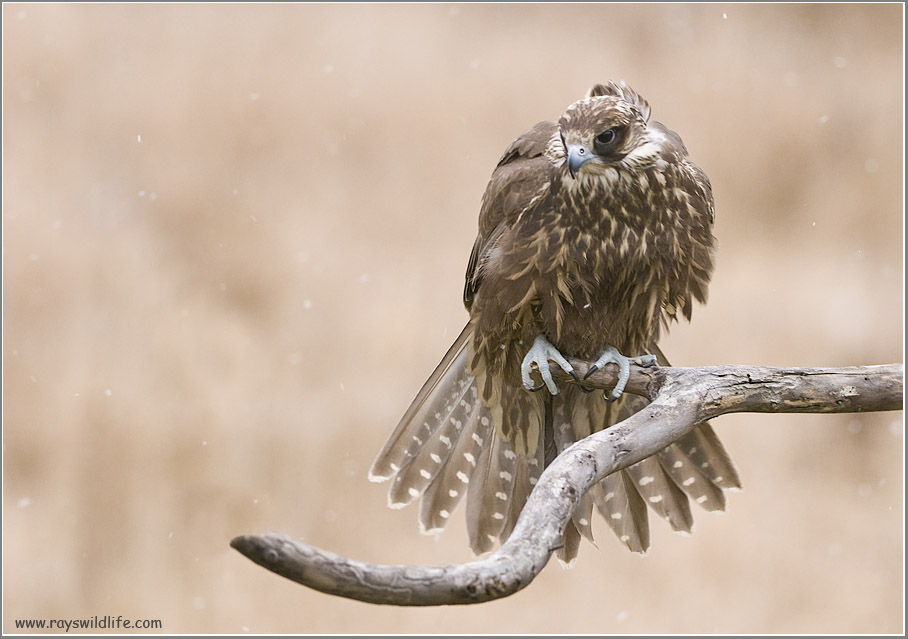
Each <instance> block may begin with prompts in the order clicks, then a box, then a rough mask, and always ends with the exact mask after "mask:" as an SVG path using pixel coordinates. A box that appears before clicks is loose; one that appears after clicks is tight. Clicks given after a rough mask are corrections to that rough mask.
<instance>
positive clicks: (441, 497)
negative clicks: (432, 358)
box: [369, 82, 740, 563]
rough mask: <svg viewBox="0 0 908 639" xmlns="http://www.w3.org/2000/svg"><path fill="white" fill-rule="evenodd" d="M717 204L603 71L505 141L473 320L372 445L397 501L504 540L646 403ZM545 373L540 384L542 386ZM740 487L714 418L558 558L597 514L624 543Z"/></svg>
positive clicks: (572, 527)
mask: <svg viewBox="0 0 908 639" xmlns="http://www.w3.org/2000/svg"><path fill="white" fill-rule="evenodd" d="M713 220H714V206H713V196H712V188H711V186H710V182H709V179H708V178H707V176H706V174H705V173H704V172H703V171H702V170H701V169H700V168H699V167H698V166H697V165H696V164H694V163H693V162H691V161H690V160H689V159H688V158H687V149H686V148H685V146H684V144H683V142H682V141H681V138H680V137H679V136H678V134H676V133H675V132H673V131H671V130H669V129H668V128H667V127H665V126H664V125H662V124H661V123H659V122H656V121H654V120H650V106H649V104H648V103H647V101H646V100H644V99H643V98H642V97H641V96H640V95H639V94H637V93H636V92H635V91H634V90H633V89H631V88H630V87H628V86H627V85H625V84H624V83H623V82H622V83H614V82H609V83H608V84H607V85H602V84H597V85H595V86H594V87H593V88H592V89H590V90H589V92H588V93H587V96H586V97H585V98H583V99H582V100H579V101H577V102H574V103H573V104H571V105H570V106H569V107H567V109H566V110H565V111H564V113H563V114H562V115H561V117H560V118H559V119H558V121H557V122H552V121H544V122H540V123H539V124H537V125H536V126H534V127H533V128H532V129H530V130H528V131H526V132H525V133H523V134H521V135H520V136H519V137H518V138H517V139H516V140H515V141H514V142H513V143H511V145H510V146H509V147H508V148H507V150H506V151H505V152H504V155H503V156H502V157H501V160H499V162H498V165H497V166H496V167H495V170H494V171H493V173H492V176H491V179H490V180H489V184H488V186H487V188H486V190H485V194H484V195H483V198H482V206H481V209H480V213H479V233H478V235H477V237H476V242H475V243H474V245H473V251H472V253H471V255H470V260H469V264H468V266H467V273H466V284H465V287H464V294H463V301H464V305H465V306H466V308H467V310H468V311H469V313H470V319H469V322H468V323H467V325H466V327H465V328H464V329H463V331H462V332H461V333H460V336H459V337H458V338H457V340H456V341H455V342H454V345H453V346H451V348H450V349H449V350H448V352H447V353H446V354H445V356H444V359H442V361H441V363H440V364H439V365H438V367H437V368H436V369H435V371H434V372H433V373H432V375H431V377H429V379H428V381H426V383H425V384H424V385H423V387H422V389H421V390H420V391H419V394H418V395H417V396H416V399H415V400H414V401H413V403H412V404H411V406H410V408H409V409H408V410H407V412H406V413H405V414H404V416H403V418H402V419H401V421H400V423H399V424H398V426H397V428H396V429H395V430H394V432H393V433H392V434H391V436H390V438H389V439H388V441H387V443H386V444H385V446H384V448H383V449H382V451H381V452H380V453H379V455H378V457H377V458H376V460H375V462H374V464H373V466H372V468H371V471H370V473H369V478H370V479H371V480H372V481H386V480H392V482H391V486H390V490H389V496H388V498H389V505H390V506H391V507H392V508H402V507H403V506H405V505H407V504H409V503H412V502H414V501H415V500H417V499H420V500H421V502H420V509H419V522H420V525H421V529H422V531H423V532H425V533H435V532H439V531H440V530H441V529H442V528H444V526H445V524H446V523H447V521H448V520H449V518H450V517H451V515H452V513H453V512H454V510H455V508H457V506H458V505H459V504H460V503H461V501H463V500H464V498H465V499H466V520H467V530H468V534H469V540H470V547H471V549H472V550H473V551H474V552H475V553H476V554H482V553H485V552H488V551H490V550H492V549H493V548H494V547H495V545H496V543H503V542H504V541H505V540H506V539H507V537H508V536H509V535H510V533H511V531H512V530H513V528H514V525H515V524H516V522H517V517H518V515H519V514H520V511H521V509H522V508H523V506H524V504H525V503H526V500H527V497H528V496H529V493H530V491H531V490H532V487H533V485H534V484H535V483H536V481H537V480H538V478H539V475H540V474H541V472H542V470H543V468H545V466H547V465H548V464H549V463H551V461H552V460H553V459H554V458H555V457H556V456H557V455H558V454H559V453H560V452H561V451H563V450H564V449H565V448H567V447H568V446H570V445H571V444H573V443H574V442H575V441H578V440H580V439H582V438H584V437H586V436H588V435H590V434H591V433H593V432H596V431H599V430H602V429H604V428H608V427H609V426H612V425H614V424H616V423H617V422H619V421H621V420H623V419H625V418H627V417H628V416H630V415H632V414H633V413H635V412H637V411H639V410H640V409H641V408H643V407H644V406H646V403H647V402H646V400H645V399H643V398H641V397H637V396H632V395H630V394H627V395H625V394H623V392H622V391H623V388H624V385H625V383H626V380H627V377H628V374H629V370H630V365H631V364H637V365H640V366H651V365H656V364H658V365H663V366H667V365H668V360H667V359H666V358H665V356H664V355H663V353H662V352H661V351H660V350H659V347H658V345H657V342H658V340H659V336H660V333H661V332H662V331H663V329H667V328H668V326H669V325H670V324H671V322H673V321H675V320H677V319H678V316H679V315H682V316H684V317H685V318H686V319H688V320H689V319H690V317H691V311H692V306H693V302H694V300H696V301H698V302H701V303H704V302H705V301H706V296H707V285H708V283H709V279H710V276H711V273H712V270H713V255H714V251H715V238H714V237H713V235H712V226H713ZM567 356H573V357H576V358H580V359H585V360H589V361H593V362H594V365H593V370H596V369H598V368H600V367H603V366H606V365H607V364H609V363H612V364H615V365H617V366H618V370H619V372H620V375H619V382H618V384H617V386H616V387H615V389H614V390H612V391H611V392H606V393H593V392H591V391H590V389H587V388H585V387H583V385H582V380H579V379H578V380H577V381H579V382H580V384H568V385H565V386H564V387H562V388H558V387H557V386H556V385H555V383H554V380H553V378H552V375H551V366H552V365H555V366H558V367H560V368H562V369H563V370H565V371H566V372H568V373H570V374H571V375H572V376H574V377H575V379H576V378H577V374H576V373H575V372H574V370H573V369H572V367H571V365H570V364H569V363H568V361H567V359H566V357H567ZM537 379H538V380H539V382H541V383H537ZM737 488H740V481H739V479H738V474H737V471H736V469H735V466H734V463H733V462H732V461H731V459H730V458H729V456H728V454H727V453H726V451H725V449H724V447H723V446H722V444H721V442H720V441H719V439H718V438H717V437H716V435H715V433H714V432H713V430H712V428H711V427H710V425H709V424H708V423H704V424H702V425H700V426H698V427H697V428H696V429H695V430H694V431H692V432H691V433H690V434H688V435H686V436H685V437H683V438H681V439H680V440H678V441H677V442H675V443H673V444H671V445H670V446H668V447H667V448H665V449H664V450H662V451H660V452H659V453H657V454H655V455H653V456H651V457H649V458H647V459H644V460H643V461H641V462H638V463H637V464H634V465H633V466H630V467H628V468H626V469H624V470H622V471H619V472H616V473H613V474H611V475H609V476H607V477H606V478H605V479H603V480H601V481H600V482H598V483H597V484H595V485H594V486H593V487H592V488H591V489H590V490H589V491H587V493H586V494H585V495H583V497H582V499H581V501H580V502H579V504H578V506H577V508H576V510H575V512H574V513H573V516H572V519H571V521H570V522H568V524H567V527H566V529H565V531H564V540H563V545H562V547H561V548H560V549H559V550H558V551H557V556H558V558H559V559H561V560H562V561H563V562H566V563H570V562H572V561H573V560H574V559H575V558H576V555H577V552H578V548H579V543H580V538H581V537H586V538H587V539H589V540H590V541H593V532H592V526H591V521H592V512H593V510H594V509H595V510H598V511H599V513H600V514H601V515H602V516H603V518H604V519H605V521H606V523H607V524H608V526H609V528H611V530H612V531H613V532H614V533H615V535H616V536H617V537H618V539H619V540H620V541H621V542H622V543H624V544H625V545H626V546H627V548H629V549H630V550H631V551H634V552H639V553H645V552H646V550H647V549H648V548H649V522H648V509H652V511H653V512H655V513H656V515H658V516H659V517H661V518H663V519H665V520H666V521H668V523H669V524H670V525H671V527H672V529H674V530H675V531H679V532H683V533H689V532H690V531H691V527H692V525H693V519H692V515H691V508H690V500H693V501H694V502H696V503H697V504H698V505H699V506H700V507H702V508H704V509H705V510H708V511H713V510H723V509H724V507H725V495H724V492H723V491H724V490H726V489H737Z"/></svg>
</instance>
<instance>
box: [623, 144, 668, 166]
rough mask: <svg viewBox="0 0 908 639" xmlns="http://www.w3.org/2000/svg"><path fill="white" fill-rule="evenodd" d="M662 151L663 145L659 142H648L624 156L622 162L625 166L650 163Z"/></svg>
mask: <svg viewBox="0 0 908 639" xmlns="http://www.w3.org/2000/svg"><path fill="white" fill-rule="evenodd" d="M661 151H662V145H661V144H659V143H657V142H647V143H646V144H641V145H640V146H638V147H637V148H636V149H634V150H633V151H631V152H630V153H628V154H627V155H625V156H624V159H623V160H621V163H622V164H624V165H625V166H634V165H638V164H643V163H650V162H652V161H653V159H654V158H656V157H658V156H659V153H660V152H661Z"/></svg>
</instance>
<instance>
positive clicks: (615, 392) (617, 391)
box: [583, 346, 656, 402]
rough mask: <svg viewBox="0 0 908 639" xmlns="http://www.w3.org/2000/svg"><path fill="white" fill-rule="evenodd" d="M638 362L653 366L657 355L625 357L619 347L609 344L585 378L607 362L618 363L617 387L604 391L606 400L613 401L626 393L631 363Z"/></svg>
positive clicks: (641, 364) (638, 363) (640, 364)
mask: <svg viewBox="0 0 908 639" xmlns="http://www.w3.org/2000/svg"><path fill="white" fill-rule="evenodd" d="M632 362H633V363H634V364H637V366H644V367H647V366H652V365H653V364H655V363H656V356H655V355H649V354H647V355H638V356H636V357H625V356H624V355H622V354H621V353H619V352H618V349H617V348H615V347H614V346H608V347H606V349H605V350H604V351H602V354H601V355H600V356H599V359H597V360H596V362H595V363H594V364H593V365H592V366H590V369H589V370H588V371H587V372H586V375H584V376H583V379H586V378H587V377H589V376H590V375H592V374H593V373H595V372H596V371H598V370H599V369H600V368H602V367H603V366H605V365H606V364H617V365H618V383H617V384H615V388H614V389H612V392H611V394H607V393H603V397H605V399H606V401H609V402H613V401H615V400H616V399H618V398H619V397H621V395H622V394H623V393H624V387H625V386H626V385H627V379H628V378H629V377H630V376H631V363H632Z"/></svg>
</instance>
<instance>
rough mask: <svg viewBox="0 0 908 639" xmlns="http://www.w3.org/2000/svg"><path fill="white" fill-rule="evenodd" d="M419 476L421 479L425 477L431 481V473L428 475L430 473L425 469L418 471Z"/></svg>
mask: <svg viewBox="0 0 908 639" xmlns="http://www.w3.org/2000/svg"><path fill="white" fill-rule="evenodd" d="M419 474H420V475H422V476H423V477H425V478H426V479H432V473H430V472H429V471H428V470H426V469H422V470H420V471H419Z"/></svg>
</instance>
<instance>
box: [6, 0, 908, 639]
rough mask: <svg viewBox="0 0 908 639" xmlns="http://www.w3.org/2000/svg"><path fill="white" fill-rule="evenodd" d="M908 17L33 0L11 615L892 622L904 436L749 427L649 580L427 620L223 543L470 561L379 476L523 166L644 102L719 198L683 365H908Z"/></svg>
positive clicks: (738, 424)
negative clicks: (547, 130)
mask: <svg viewBox="0 0 908 639" xmlns="http://www.w3.org/2000/svg"><path fill="white" fill-rule="evenodd" d="M902 14H903V9H902V7H901V6H900V5H841V4H836V5H800V6H789V5H759V6H758V5H750V6H745V5H740V6H739V5H719V4H710V5H696V6H693V5H656V6H644V5H611V6H609V5H573V6H553V5H488V6H485V5H438V6H429V5H415V6H414V5H393V6H389V5H384V6H383V5H344V6H328V5H316V6H303V5H264V6H258V5H218V4H204V5H172V4H171V5H167V4H164V5H157V4H152V5H108V4H96V5H62V4H48V5H32V4H4V5H3V71H4V85H3V91H4V93H3V101H4V108H5V112H4V114H5V119H4V126H3V146H4V149H3V151H4V165H3V266H4V273H3V275H4V282H3V297H4V304H5V307H4V322H5V325H4V341H3V364H4V380H3V381H4V410H3V422H4V433H3V446H4V447H3V479H4V486H3V498H4V501H3V540H4V545H3V560H4V561H3V579H4V586H5V589H4V614H3V629H4V630H5V631H7V632H10V631H13V630H14V627H13V625H12V624H13V621H12V620H13V619H16V618H51V617H52V618H83V617H90V616H93V615H114V616H116V615H124V616H127V617H130V618H159V619H161V620H162V621H163V624H164V630H165V631H167V632H170V633H190V632H212V633H242V632H247V631H248V632H250V633H269V632H272V633H273V632H287V633H289V632H294V633H296V632H310V633H332V632H337V633H340V632H347V633H350V632H354V633H375V632H390V633H404V632H414V633H432V632H451V633H471V632H482V633H492V632H499V633H501V632H510V633H682V632H683V633H697V634H700V633H713V632H720V633H744V632H750V633H776V632H785V633H830V632H841V633H897V632H901V631H902V612H903V597H904V593H903V580H902V575H903V561H904V557H903V554H902V548H903V543H902V541H903V532H904V530H903V488H902V486H903V481H902V480H903V452H902V450H903V443H904V440H903V427H902V419H903V416H902V413H882V414H868V415H832V416H809V415H791V416H782V415H779V416H772V415H737V416H729V417H725V418H722V419H721V420H718V421H717V422H716V427H717V430H718V432H719V434H720V435H721V436H722V438H723V440H724V441H725V442H726V445H727V447H728V449H729V450H730V451H731V453H732V454H733V457H734V458H735V459H736V461H737V462H738V465H739V469H740V471H741V475H742V477H743V480H744V483H745V490H744V492H742V493H740V494H733V495H731V497H730V504H729V512H728V513H727V515H725V516H721V515H708V514H706V513H699V516H698V526H697V530H696V533H695V534H694V535H693V537H690V538H684V537H680V536H678V535H674V534H672V533H671V532H670V531H669V530H668V527H667V526H665V525H664V524H663V523H661V522H655V523H654V525H653V528H654V542H653V548H652V550H651V552H650V554H649V556H648V557H646V558H645V559H641V558H640V557H638V556H635V555H631V554H629V553H628V552H626V551H625V550H624V549H623V547H621V546H620V545H619V544H618V543H617V542H615V541H614V540H613V539H612V538H611V535H610V534H609V533H608V532H607V531H606V529H605V526H603V525H601V522H597V523H598V524H599V525H598V528H597V530H598V531H599V537H600V540H599V541H600V547H601V550H599V551H596V550H595V549H593V548H592V547H591V546H589V545H585V546H584V547H583V548H582V549H581V556H580V561H579V563H578V565H577V566H576V568H575V569H573V570H564V569H562V568H561V567H560V566H559V565H558V564H557V563H556V562H552V563H551V564H550V565H549V566H547V567H546V569H545V570H544V571H543V573H542V574H541V575H540V576H539V577H538V578H537V580H536V581H535V582H534V583H533V584H531V585H530V587H529V588H527V589H526V590H524V591H523V592H521V593H519V594H517V595H516V596H513V597H511V598H509V599H506V600H503V601H500V602H494V603H489V604H484V605H478V606H475V607H458V608H434V609H419V610H417V609H398V608H391V607H377V606H370V605H366V604H360V603H357V602H351V601H345V600H342V599H338V598H333V597H329V596H327V595H323V594H320V593H317V592H314V591H310V590H307V589H305V588H303V587H300V586H298V585H296V584H293V583H291V582H289V581H286V580H284V579H282V578H280V577H277V576H275V575H273V574H271V573H268V572H267V571H265V570H264V569H262V568H260V567H258V566H256V565H254V564H252V563H251V562H249V561H248V560H246V559H245V558H243V557H242V556H240V555H239V554H238V553H236V552H235V551H233V550H231V549H230V548H229V547H228V542H229V540H230V539H231V538H232V537H233V536H235V535H239V534H248V533H263V532H267V531H270V530H277V531H281V532H284V533H287V534H290V535H293V536H296V537H298V538H301V539H303V540H305V541H307V542H310V543H314V544H316V545H320V546H323V547H326V548H329V549H331V550H333V551H336V552H339V553H343V554H347V555H350V556H353V557H356V558H359V559H364V560H371V561H379V562H391V563H396V562H403V563H450V562H461V561H465V560H468V559H470V558H471V555H470V553H469V551H468V549H467V543H466V535H465V531H464V528H463V515H462V512H459V513H458V514H457V516H456V517H455V518H454V520H453V521H452V524H451V526H450V528H449V530H448V531H447V532H446V533H445V534H444V535H442V536H440V537H439V538H437V539H436V538H432V537H423V536H421V535H420V534H419V533H418V529H417V524H416V509H415V508H414V507H411V508H409V509H406V510H404V511H400V512H398V511H391V510H389V509H387V508H386V507H385V492H386V486H383V485H375V484H370V483H369V482H368V481H367V480H366V471H367V469H368V467H369V464H370V463H371V461H372V458H373V456H374V455H375V453H376V452H377V451H378V450H379V448H380V447H381V445H382V444H383V443H384V440H385V437H386V436H387V435H388V434H389V432H390V431H391V430H392V428H393V427H394V426H395V424H396V423H397V419H398V418H399V417H400V415H401V414H402V412H403V411H404V410H405V408H406V407H407V405H408V404H409V402H410V400H411V399H412V397H413V396H414V395H415V393H416V391H417V390H418V389H419V387H420V385H421V384H422V382H423V381H424V379H425V378H426V377H427V376H428V374H429V372H431V370H432V368H433V367H434V365H435V364H436V363H437V361H438V360H439V359H440V358H441V356H442V354H443V353H444V351H445V350H446V348H447V347H448V345H449V343H450V342H451V341H452V340H453V338H454V337H455V336H456V334H457V332H458V331H459V329H460V328H461V326H462V324H463V322H464V321H465V319H466V314H465V311H464V310H463V308H462V306H461V303H460V295H461V286H462V276H463V270H464V268H465V266H466V261H467V257H468V255H469V251H470V247H471V246H472V241H473V237H474V233H475V230H476V216H477V213H478V206H479V199H480V196H481V194H482V191H483V189H484V187H485V184H486V180H487V178H488V176H489V174H490V173H491V171H492V168H493V167H494V165H495V162H496V161H497V160H498V157H499V155H500V154H501V152H502V151H503V150H504V148H505V147H506V146H507V144H508V143H509V142H510V141H511V140H512V139H513V138H514V137H516V135H517V134H519V133H520V132H521V131H523V130H524V129H526V128H529V127H530V126H531V125H533V124H534V123H535V122H537V121H539V120H542V119H550V118H556V117H557V116H558V115H559V114H560V113H561V111H562V110H563V108H564V107H565V106H567V105H568V104H569V103H571V102H573V101H574V100H575V99H577V98H579V97H581V96H582V95H583V93H584V92H585V91H586V89H587V88H588V87H589V86H590V85H591V84H593V83H595V82H602V81H607V80H609V79H621V78H623V79H625V80H627V82H628V83H629V84H630V85H631V86H633V87H634V88H635V89H637V90H638V91H639V92H640V93H641V94H643V95H644V96H645V97H646V98H647V99H648V100H649V101H650V103H651V104H652V105H653V113H654V117H655V118H656V119H658V120H661V121H663V122H665V123H667V124H668V125H669V126H670V127H672V128H673V129H675V130H677V131H678V132H679V133H680V134H681V135H682V136H683V138H684V140H685V142H686V144H687V146H688V148H689V150H690V152H691V156H692V158H693V159H694V160H695V161H696V162H697V163H699V164H700V165H701V166H702V167H704V169H705V170H706V171H707V172H708V173H709V175H710V176H711V178H712V181H713V185H714V189H715V195H716V202H717V209H718V223H717V229H716V234H717V236H718V238H719V241H720V244H721V248H720V254H719V260H718V270H717V272H716V275H715V278H714V281H713V286H712V289H711V301H710V304H709V305H708V306H706V307H701V308H698V309H697V311H696V312H695V314H694V321H693V323H692V324H691V325H682V326H677V327H676V328H675V330H674V331H673V333H672V335H671V336H670V337H669V338H668V339H667V340H666V341H665V342H664V349H665V350H666V351H667V352H668V354H669V356H670V357H671V358H672V359H673V360H674V361H675V362H676V363H679V364H685V365H705V364H720V363H749V364H766V365H815V366H839V365H852V364H879V363H890V362H899V361H903V332H902V320H903V314H902V309H903V275H902V273H903V262H902V232H903V218H902V188H903V171H904V166H903V163H902V152H901V150H902V141H903V139H904V131H903V128H902V108H903V83H902V82H903V81H902V44H903V43H902Z"/></svg>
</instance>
